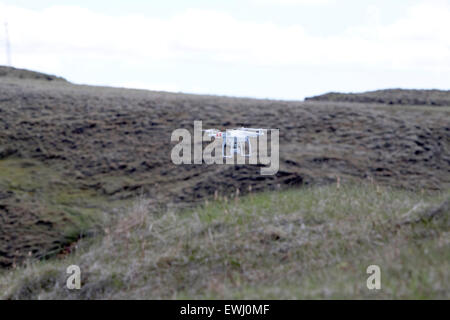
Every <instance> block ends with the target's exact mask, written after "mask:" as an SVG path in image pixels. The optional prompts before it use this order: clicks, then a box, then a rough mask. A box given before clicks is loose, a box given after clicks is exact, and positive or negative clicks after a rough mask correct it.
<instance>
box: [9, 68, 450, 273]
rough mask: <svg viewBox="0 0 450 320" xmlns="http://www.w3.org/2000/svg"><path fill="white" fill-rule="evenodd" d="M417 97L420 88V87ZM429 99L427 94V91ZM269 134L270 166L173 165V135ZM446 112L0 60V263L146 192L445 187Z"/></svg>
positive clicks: (87, 229) (449, 122)
mask: <svg viewBox="0 0 450 320" xmlns="http://www.w3.org/2000/svg"><path fill="white" fill-rule="evenodd" d="M419 94H420V92H419ZM433 99H434V98H433ZM194 120H203V125H204V128H218V129H226V128H233V127H239V126H247V127H263V128H278V129H279V130H280V170H279V172H278V173H277V174H276V175H274V176H261V175H260V173H259V170H260V168H259V167H257V166H251V165H239V166H230V165H223V166H222V165H210V166H208V165H205V164H203V165H182V166H177V165H175V164H173V163H172V162H171V160H170V154H171V149H172V147H173V145H174V144H171V143H170V136H171V133H172V131H173V130H175V129H178V128H185V129H188V130H191V131H192V127H193V122H194ZM449 128H450V107H448V106H447V107H445V106H443V107H435V108H432V107H430V106H425V107H423V106H420V107H419V106H414V107H411V106H409V105H392V106H390V105H385V104H383V103H375V104H374V103H367V104H366V103H350V102H343V103H336V102H334V101H308V102H303V101H274V100H257V99H242V98H230V97H218V96H202V95H188V94H175V93H167V92H155V91H145V90H130V89H120V88H106V87H96V86H83V85H74V84H72V83H70V82H67V81H64V80H62V79H59V78H57V77H54V76H51V75H46V74H41V73H36V72H30V71H27V70H21V69H14V68H7V67H0V268H10V267H12V266H13V265H14V264H20V263H22V262H23V261H25V259H26V258H27V257H28V255H29V253H30V252H31V256H32V257H34V258H42V257H48V256H50V255H55V254H59V253H61V252H64V251H66V250H67V248H70V247H71V245H72V243H73V242H74V241H76V240H77V239H78V238H79V237H83V236H85V235H86V234H91V233H92V232H94V231H95V229H96V228H97V226H98V223H99V217H102V216H103V215H115V214H116V213H115V211H116V209H118V210H119V211H120V209H121V208H124V207H125V208H126V207H127V206H128V203H129V202H130V201H133V200H134V199H135V198H136V197H138V196H140V195H142V194H143V195H145V196H146V197H147V198H148V199H150V200H151V201H152V203H154V204H155V207H159V206H160V205H162V206H169V207H170V206H191V205H195V204H198V203H202V202H203V201H204V200H205V199H211V198H213V196H214V194H215V193H216V192H218V193H219V194H221V195H226V194H228V195H229V194H232V193H233V192H234V191H235V190H236V188H239V189H240V190H241V194H245V193H247V190H249V187H251V188H252V190H253V191H267V190H274V189H276V188H278V186H280V187H281V188H282V189H284V188H292V187H295V188H297V187H302V186H310V185H323V184H327V183H330V182H334V181H335V180H336V177H339V178H340V179H341V180H342V181H360V180H364V179H368V178H370V179H373V180H374V181H375V182H376V183H378V184H380V185H384V186H395V187H399V188H404V189H407V190H415V191H417V192H420V191H421V190H422V189H423V190H448V189H449V187H450V170H449V167H450V129H449Z"/></svg>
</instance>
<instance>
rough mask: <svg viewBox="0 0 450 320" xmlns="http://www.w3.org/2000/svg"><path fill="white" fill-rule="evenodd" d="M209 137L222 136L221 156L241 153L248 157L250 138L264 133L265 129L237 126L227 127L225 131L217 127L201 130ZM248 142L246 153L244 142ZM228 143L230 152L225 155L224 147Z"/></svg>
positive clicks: (250, 148) (250, 149) (249, 153)
mask: <svg viewBox="0 0 450 320" xmlns="http://www.w3.org/2000/svg"><path fill="white" fill-rule="evenodd" d="M203 131H204V132H205V133H206V134H207V135H208V136H209V137H215V138H216V139H217V138H219V139H220V138H222V156H223V157H224V158H232V157H233V156H234V154H235V153H236V154H238V155H241V156H243V157H250V155H251V153H252V145H251V143H250V138H252V137H258V136H262V135H264V132H265V131H267V129H255V128H238V129H227V130H225V131H219V130H217V129H207V130H203ZM246 143H247V144H248V153H247V154H246V153H245V144H246ZM227 145H230V146H231V148H230V154H229V155H226V152H225V150H226V147H227Z"/></svg>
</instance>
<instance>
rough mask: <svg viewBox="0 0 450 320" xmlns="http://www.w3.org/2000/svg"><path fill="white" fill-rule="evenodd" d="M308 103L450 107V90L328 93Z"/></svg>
mask: <svg viewBox="0 0 450 320" xmlns="http://www.w3.org/2000/svg"><path fill="white" fill-rule="evenodd" d="M306 100H308V101H334V102H359V103H381V104H393V105H408V106H413V105H419V106H450V90H405V89H385V90H376V91H369V92H362V93H340V92H329V93H326V94H322V95H319V96H315V97H309V98H306Z"/></svg>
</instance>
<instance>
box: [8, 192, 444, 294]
mask: <svg viewBox="0 0 450 320" xmlns="http://www.w3.org/2000/svg"><path fill="white" fill-rule="evenodd" d="M449 195H450V194H449V193H448V192H441V193H432V194H431V193H430V194H428V193H413V192H409V191H403V190H397V189H392V188H388V187H379V186H376V185H372V184H349V185H342V186H341V187H340V188H338V187H337V186H335V185H330V186H322V187H309V188H303V189H293V190H286V191H276V192H267V193H259V194H251V195H248V196H246V197H241V198H232V199H226V198H222V199H218V200H216V201H210V202H209V203H205V204H204V205H202V206H199V207H197V208H195V209H189V210H184V211H181V212H172V211H167V212H161V213H159V214H154V213H150V212H152V211H153V210H150V209H151V208H149V206H150V204H149V203H148V202H146V201H145V200H144V199H141V200H139V201H138V202H137V203H136V205H135V206H134V207H133V208H132V209H130V210H129V212H128V213H126V214H124V215H120V216H118V217H117V219H115V221H111V222H109V223H108V224H105V226H104V235H102V236H99V237H98V238H97V239H95V240H89V242H81V243H79V244H78V250H77V251H76V253H74V254H72V255H68V256H66V257H65V258H64V259H60V260H56V259H55V260H51V261H44V262H38V261H29V263H28V264H27V266H26V267H22V268H18V269H16V270H8V271H3V272H2V273H0V298H4V299H16V298H18V299H21V298H31V299H36V298H42V299H56V298H68V299H71V298H77V299H92V298H95V299H106V298H113V299H115V298H129V299H158V298H169V299H201V298H211V299H229V298H231V299H234V298H244V299H298V298H308V299H320V298H332V299H335V298H343V299H354V298H374V299H380V298H387V299H405V298H406V299H432V298H443V299H448V298H449V297H450V288H449V283H450V281H449V280H450V279H449V272H448V270H450V250H449V243H450V241H449V240H450V237H449V235H450V233H449V231H450V229H449V221H448V213H444V214H441V215H440V216H439V217H437V218H436V219H433V220H430V221H428V220H423V221H415V220H414V218H415V217H420V216H421V215H423V213H424V212H426V211H427V210H429V209H430V208H433V207H435V206H437V205H439V204H440V203H441V202H442V201H443V200H445V199H447V198H448V197H449ZM407 220H408V221H414V222H413V223H409V224H407V223H404V222H405V221H407ZM71 264H77V265H79V266H80V267H81V272H82V289H81V290H79V291H69V290H68V289H66V288H65V279H66V274H65V270H66V267H67V266H69V265H71ZM372 264H376V265H379V266H380V268H381V286H382V288H381V290H374V291H372V290H368V289H367V287H366V280H367V277H368V276H369V275H367V274H366V268H367V267H368V266H369V265H372Z"/></svg>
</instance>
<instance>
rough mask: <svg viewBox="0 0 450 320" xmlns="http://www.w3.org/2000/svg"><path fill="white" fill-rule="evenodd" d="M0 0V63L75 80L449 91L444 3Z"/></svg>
mask: <svg viewBox="0 0 450 320" xmlns="http://www.w3.org/2000/svg"><path fill="white" fill-rule="evenodd" d="M37 2H38V1H27V0H22V1H21V0H14V1H8V0H0V21H1V22H2V24H1V29H0V48H1V50H0V64H6V61H7V60H6V50H5V45H4V44H5V30H4V22H5V21H7V22H8V26H9V33H10V40H11V52H12V64H13V66H15V67H20V68H27V69H32V70H37V71H42V72H47V73H52V74H56V75H60V76H63V77H65V78H66V79H68V80H69V81H72V82H75V83H84V84H95V85H111V86H123V87H132V88H144V89H153V90H165V91H177V92H178V91H181V92H190V93H208V94H219V95H232V96H247V97H259V98H277V99H303V98H304V97H305V96H311V95H315V94H320V93H324V92H328V91H345V92H349V91H353V92H357V91H367V90H374V89H380V88H389V87H402V88H440V89H450V88H449V87H450V0H447V1H445V0H442V1H439V0H417V1H415V0H395V1H393V0H376V1H375V0H372V1H370V0H369V1H365V0H223V1H213V0H197V1H196V0H190V1H181V0H179V1H170V0H165V1H162V0H161V1H137V0H128V1H111V0H109V1H106V0H105V1H93V0H90V1H87V0H86V1H84V0H77V1H61V0H59V1H50V0H42V1H39V3H37Z"/></svg>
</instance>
